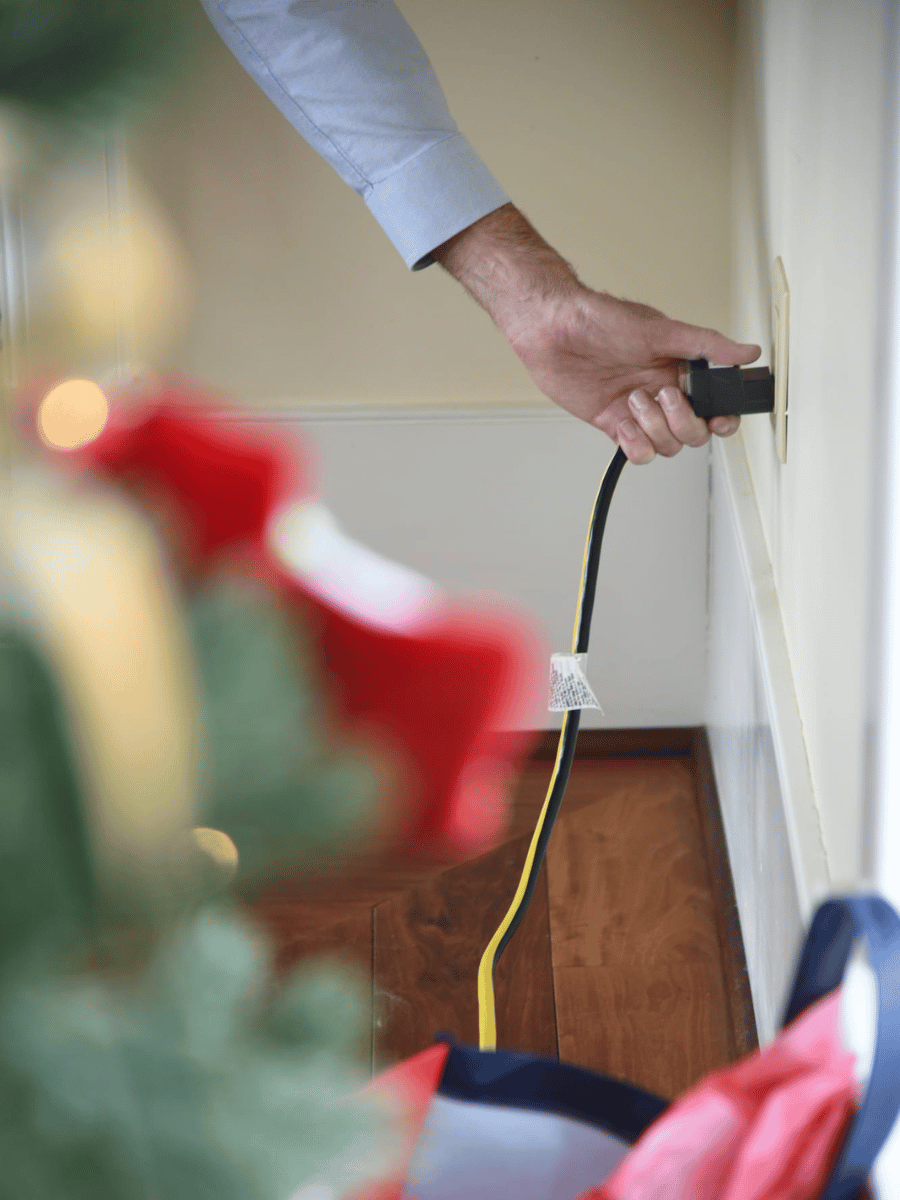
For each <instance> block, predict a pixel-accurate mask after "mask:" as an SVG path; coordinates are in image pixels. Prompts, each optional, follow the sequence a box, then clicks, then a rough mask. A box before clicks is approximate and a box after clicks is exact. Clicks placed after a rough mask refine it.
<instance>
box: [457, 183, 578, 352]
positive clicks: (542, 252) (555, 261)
mask: <svg viewBox="0 0 900 1200" xmlns="http://www.w3.org/2000/svg"><path fill="white" fill-rule="evenodd" d="M434 258H435V259H436V260H437V261H438V262H439V263H440V264H441V266H442V267H443V268H444V269H445V270H446V271H448V272H449V273H450V274H451V275H452V276H453V277H454V278H455V279H457V280H459V282H460V283H461V284H462V285H463V287H464V288H465V289H466V291H467V292H469V294H470V295H471V296H473V297H474V299H475V300H477V301H478V303H479V304H480V305H481V306H482V308H484V309H485V310H486V311H487V312H488V313H489V314H490V316H491V317H492V318H493V320H494V322H495V323H496V324H497V325H498V326H499V328H500V329H501V330H502V331H503V333H504V334H505V335H506V337H507V338H508V340H509V341H510V342H511V343H512V344H513V345H515V342H516V339H517V337H519V336H521V334H522V333H523V332H524V330H525V328H526V327H528V326H529V324H530V323H532V322H533V321H535V320H536V319H539V315H540V314H546V313H547V311H548V309H552V307H553V302H554V301H555V300H564V299H569V298H570V297H571V296H572V295H573V293H575V292H577V291H578V290H579V289H580V287H581V285H580V284H579V282H578V278H577V276H576V275H575V272H574V271H573V269H572V268H571V266H570V265H569V264H568V263H567V262H566V261H565V259H564V258H562V257H561V256H560V255H559V254H557V252H556V251H555V250H554V249H553V247H552V246H549V245H548V244H547V242H545V241H544V239H543V238H542V237H541V235H540V234H539V233H538V232H537V230H536V229H535V228H534V227H533V226H532V225H531V224H530V223H529V221H528V220H527V219H526V218H525V217H524V216H523V215H522V213H520V212H519V210H518V209H517V208H516V207H515V205H513V204H504V205H503V206H502V208H498V209H495V210H494V212H491V213H488V215H487V216H486V217H482V218H481V220H479V221H476V222H475V223H474V225H470V226H469V227H468V229H464V230H463V231H462V232H461V233H458V234H457V235H456V236H455V237H452V238H450V239H449V241H447V242H445V243H444V244H443V246H439V247H438V248H437V249H436V250H435V251H434Z"/></svg>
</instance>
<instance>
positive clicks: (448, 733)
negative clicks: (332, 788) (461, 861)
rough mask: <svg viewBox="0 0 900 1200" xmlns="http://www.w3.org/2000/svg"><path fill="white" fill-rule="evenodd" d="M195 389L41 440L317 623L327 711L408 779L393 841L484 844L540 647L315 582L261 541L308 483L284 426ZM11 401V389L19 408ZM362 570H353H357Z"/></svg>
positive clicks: (180, 389) (494, 827) (519, 740)
mask: <svg viewBox="0 0 900 1200" xmlns="http://www.w3.org/2000/svg"><path fill="white" fill-rule="evenodd" d="M214 407H217V409H218V412H219V413H220V412H221V406H214V405H213V404H210V403H209V402H208V398H205V397H204V395H203V394H202V393H199V392H197V391H195V390H192V389H188V388H185V387H184V386H183V385H176V384H169V385H167V387H166V388H165V389H164V390H163V391H162V392H161V393H160V394H159V395H157V396H156V397H151V398H147V397H143V398H142V399H141V401H140V403H133V404H130V405H127V406H126V405H123V406H120V407H119V408H117V409H115V410H114V411H113V413H112V414H111V418H110V421H109V423H108V424H107V427H106V429H105V430H104V431H103V432H102V433H101V434H100V436H99V437H98V438H97V439H96V440H95V441H93V442H92V443H90V444H89V445H87V446H85V447H83V448H81V449H78V450H75V451H53V450H50V449H48V448H46V447H45V448H44V453H45V454H48V455H50V456H51V457H53V458H55V459H56V460H57V461H59V462H65V463H67V464H68V465H69V467H70V468H71V469H72V470H75V471H83V472H85V473H87V474H88V475H91V476H102V477H104V478H106V479H108V480H111V481H113V482H115V483H119V484H122V485H127V487H128V488H129V490H130V491H131V492H132V494H134V495H136V496H137V498H138V500H139V501H140V499H141V497H142V496H146V497H152V498H153V501H154V503H161V504H162V507H163V509H164V510H165V511H166V513H167V515H168V516H169V517H170V518H171V517H174V518H175V519H176V520H177V524H178V527H179V528H178V534H179V536H180V538H181V541H182V549H183V550H184V551H185V552H186V558H187V560H188V561H189V562H190V563H191V565H192V567H193V568H194V569H195V570H199V571H200V572H201V573H202V572H205V571H208V570H213V569H215V568H216V567H217V566H218V565H220V564H222V563H223V562H225V561H233V560H234V559H235V558H240V560H241V561H242V563H243V564H244V565H245V566H249V567H250V569H251V570H253V571H254V572H255V573H256V574H257V575H258V577H259V578H261V579H264V580H266V581H267V582H268V583H269V584H270V586H272V587H273V588H275V589H277V590H278V591H279V593H280V594H281V595H282V597H284V598H285V599H287V600H288V602H289V604H290V605H293V606H294V607H295V610H296V611H297V613H298V619H300V620H301V621H302V623H303V625H304V626H305V627H308V626H309V625H310V624H312V626H313V627H314V629H315V631H316V632H317V633H318V636H319V646H320V650H321V654H322V657H323V663H322V665H323V667H324V674H325V675H326V679H327V683H328V685H329V687H331V689H332V693H333V695H332V702H333V706H334V709H335V716H336V717H337V719H338V720H339V722H340V723H342V724H345V725H346V726H347V727H348V729H349V732H351V733H353V732H354V731H358V732H360V733H362V734H365V735H366V737H369V738H373V737H374V739H375V740H376V741H378V742H380V743H382V744H385V745H387V746H388V747H389V749H390V751H391V753H392V754H393V755H395V756H396V757H397V758H399V760H400V762H401V764H402V770H403V774H404V777H405V780H406V783H407V786H408V795H407V796H405V797H404V800H406V806H405V807H406V814H407V815H406V818H405V825H404V827H403V828H402V830H401V831H400V833H399V834H398V838H397V840H398V843H399V846H400V848H402V849H406V850H410V851H413V850H415V851H417V852H421V853H426V854H447V853H449V854H455V855H471V854H475V853H478V852H481V851H483V850H485V849H487V848H489V847H490V846H492V845H493V844H495V842H496V840H497V839H498V837H499V835H500V833H501V832H502V829H503V825H504V822H505V818H506V804H507V787H508V783H509V780H510V777H511V775H512V773H513V771H514V769H515V765H516V763H517V761H518V760H519V759H520V758H521V756H522V755H523V754H524V753H525V752H527V750H528V749H529V747H530V746H531V745H532V743H533V735H531V734H527V733H520V734H505V735H502V736H501V735H498V733H497V730H499V729H511V728H513V729H514V728H516V727H519V728H522V727H523V726H525V727H526V728H527V727H528V726H533V724H534V715H535V713H536V712H537V704H538V698H539V696H540V695H541V693H542V692H543V689H544V687H545V678H544V676H545V671H544V661H545V656H544V655H543V651H542V648H541V647H540V645H539V643H538V640H537V638H536V637H535V635H534V634H533V632H532V631H531V630H529V629H528V628H527V626H526V625H525V624H524V623H523V622H522V620H521V619H520V618H518V617H515V616H511V615H509V614H507V613H505V612H501V611H493V610H491V609H489V608H488V607H487V606H476V605H473V604H467V603H461V602H456V601H452V600H447V599H441V600H440V601H438V600H435V601H434V603H433V605H432V606H431V607H430V608H428V609H427V611H425V612H423V613H422V614H420V619H418V620H417V621H416V623H415V624H414V625H411V626H410V628H409V629H402V630H397V629H386V628H384V627H379V626H378V624H377V623H374V622H371V621H369V620H367V619H366V616H365V614H364V613H363V614H361V615H358V616H357V617H355V616H354V615H353V613H352V612H348V611H346V606H344V607H343V608H341V607H339V606H337V605H335V604H331V603H329V602H328V601H326V600H323V599H322V598H321V596H319V595H317V594H316V592H315V589H314V588H312V587H310V586H309V585H308V583H305V582H304V579H303V578H302V577H299V576H295V575H293V574H292V573H291V571H289V570H288V568H286V567H285V566H284V565H283V564H282V563H281V562H279V561H278V560H276V558H275V556H274V555H273V553H272V552H271V550H270V548H269V546H268V544H267V530H268V527H269V524H270V522H271V520H272V517H273V515H274V514H275V513H276V512H277V511H278V510H279V509H281V508H282V507H283V506H284V505H285V504H287V503H289V502H291V501H302V500H313V499H315V498H316V494H317V491H318V481H317V480H316V479H315V478H314V469H315V467H314V456H313V454H312V452H311V450H310V448H309V447H308V446H307V447H304V446H303V444H302V443H300V442H298V441H296V440H295V439H294V438H293V437H292V438H291V440H290V441H287V440H286V439H280V438H278V437H275V436H273V435H261V434H259V433H258V432H250V431H249V430H248V429H247V428H246V427H243V426H242V425H240V424H237V423H234V422H231V423H229V422H225V421H222V420H221V419H219V418H218V417H213V408H214ZM25 410H27V405H26V406H25V409H23V410H21V411H25ZM362 583H363V584H364V581H362Z"/></svg>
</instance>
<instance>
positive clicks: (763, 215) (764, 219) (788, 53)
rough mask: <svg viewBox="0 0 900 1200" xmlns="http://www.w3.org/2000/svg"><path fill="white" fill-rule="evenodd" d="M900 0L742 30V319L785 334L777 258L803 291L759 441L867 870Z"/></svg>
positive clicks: (850, 838) (778, 570) (815, 698)
mask: <svg viewBox="0 0 900 1200" xmlns="http://www.w3.org/2000/svg"><path fill="white" fill-rule="evenodd" d="M889 3H890V0H793V2H792V3H790V4H787V3H784V0H745V2H744V3H743V4H742V6H741V14H740V21H739V33H738V70H737V90H736V101H737V102H736V105H735V176H734V199H735V208H734V248H735V263H734V276H733V278H734V308H733V311H734V321H735V330H736V336H738V337H739V338H740V340H744V341H750V340H755V341H759V342H761V343H762V344H763V345H768V342H769V305H770V287H771V284H770V278H771V267H772V263H773V260H774V259H775V257H776V256H779V255H780V256H781V258H782V259H783V261H784V264H785V268H786V272H787V278H788V284H789V287H790V291H791V323H790V356H791V362H790V370H789V413H790V416H789V425H788V453H787V462H786V463H785V464H784V465H782V464H781V463H780V462H778V460H777V459H776V456H775V452H774V441H773V435H772V430H771V428H770V425H769V423H768V422H767V421H765V420H753V421H746V422H745V423H744V429H743V433H742V437H743V440H744V445H745V448H746V453H747V458H748V461H749V467H750V472H751V477H752V481H753V487H754V490H755V493H756V501H757V504H758V506H759V511H760V515H761V519H762V525H763V529H764V532H765V537H766V541H767V544H768V552H769V555H770V557H771V562H772V568H773V574H774V581H775V587H776V590H777V595H778V601H779V604H780V609H781V616H782V621H783V626H784V631H785V639H786V642H787V650H788V656H789V660H790V664H791V671H792V674H793V680H794V686H795V689H796V693H797V701H798V706H799V710H800V716H801V719H802V724H803V732H804V741H805V746H806V754H807V758H808V764H809V773H810V777H811V781H812V787H813V791H814V795H815V797H816V801H817V804H818V807H819V812H820V817H821V830H822V838H823V841H824V844H825V850H826V853H827V856H828V862H829V869H830V873H831V877H832V880H833V881H834V883H835V885H836V886H839V885H840V884H842V883H845V884H846V883H851V882H854V881H855V880H856V879H857V878H858V875H859V870H860V854H861V839H862V831H863V821H864V815H865V812H866V809H865V805H864V797H863V752H864V737H865V702H866V691H865V688H866V679H865V671H866V655H865V651H866V637H867V604H868V591H867V589H868V583H869V560H870V529H871V525H872V511H871V500H870V496H871V460H872V447H873V444H874V442H873V439H874V438H877V437H878V436H879V426H880V416H879V409H880V405H881V390H880V389H881V382H882V375H881V370H880V365H879V362H878V357H877V341H876V339H877V334H878V328H877V322H878V317H879V309H878V306H879V270H880V260H881V258H882V255H883V245H882V234H881V229H880V214H881V205H882V201H883V189H884V179H883V177H882V171H883V147H884V131H885V109H884V106H885V100H886V96H885V68H886V64H885V48H886V36H885V30H886V24H885V22H886V17H887V12H888V7H889Z"/></svg>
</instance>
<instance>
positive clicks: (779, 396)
mask: <svg viewBox="0 0 900 1200" xmlns="http://www.w3.org/2000/svg"><path fill="white" fill-rule="evenodd" d="M790 314H791V294H790V291H789V290H788V281H787V274H786V272H785V269H784V263H783V262H782V261H781V259H780V258H776V259H775V266H774V268H773V269H772V373H773V374H774V376H775V410H774V412H773V413H772V428H773V429H774V431H775V453H776V454H777V455H778V459H779V461H780V462H787V418H788V366H789V356H788V348H789V347H788V332H789V328H790Z"/></svg>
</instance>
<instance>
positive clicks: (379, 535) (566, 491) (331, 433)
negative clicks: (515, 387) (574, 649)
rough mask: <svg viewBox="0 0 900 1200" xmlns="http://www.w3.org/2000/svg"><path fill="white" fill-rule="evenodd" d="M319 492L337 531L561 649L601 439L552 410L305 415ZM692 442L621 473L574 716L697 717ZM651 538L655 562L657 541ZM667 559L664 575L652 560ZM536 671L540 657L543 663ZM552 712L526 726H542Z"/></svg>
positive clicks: (599, 722)
mask: <svg viewBox="0 0 900 1200" xmlns="http://www.w3.org/2000/svg"><path fill="white" fill-rule="evenodd" d="M278 428H280V429H282V430H284V431H285V432H286V433H291V432H296V433H297V434H298V435H299V436H301V437H304V438H307V439H311V441H312V443H313V445H314V447H315V452H316V457H317V459H318V461H319V465H320V471H321V479H322V486H323V492H324V498H325V501H326V503H327V504H328V505H329V507H330V508H331V510H332V512H333V513H334V514H335V515H336V517H337V518H338V519H339V521H340V523H341V525H342V526H343V528H344V530H345V532H346V533H348V534H349V535H350V536H352V537H355V538H357V539H359V540H360V541H362V542H364V543H365V544H366V545H368V546H371V547H372V548H374V549H376V550H379V551H380V552H381V553H383V554H386V555H388V556H389V557H390V558H393V559H395V560H396V561H399V562H402V563H405V564H406V565H407V566H411V567H414V568H415V569H416V570H418V571H421V572H422V573H424V574H425V575H427V576H429V577H430V578H431V579H433V580H434V581H435V582H437V583H438V584H440V585H441V586H442V587H445V588H448V589H450V590H454V591H458V592H465V593H468V594H470V595H482V596H484V597H485V598H487V597H495V598H496V597H499V598H501V599H502V601H503V602H504V603H507V604H510V605H513V606H515V607H516V608H517V609H518V611H519V612H520V613H522V614H523V615H525V616H526V617H527V618H528V619H529V620H531V621H532V622H533V623H534V624H535V625H536V627H537V628H538V630H539V631H540V633H541V634H542V635H543V637H544V639H545V641H546V643H547V649H548V652H549V651H553V650H558V651H569V650H570V648H571V641H572V624H573V621H574V616H575V605H576V601H577V596H578V586H579V581H580V575H581V561H582V554H583V549H584V540H585V536H586V533H587V527H588V522H589V520H590V516H591V512H592V508H593V503H594V498H595V496H596V492H597V488H598V486H599V483H600V478H601V476H602V474H603V470H604V468H605V466H606V463H607V461H608V458H609V452H608V450H607V448H606V446H605V445H602V444H601V443H600V442H598V440H597V439H596V438H594V437H592V436H590V431H586V430H585V428H584V427H583V426H582V425H581V424H579V423H578V422H576V421H573V420H572V419H571V418H570V417H569V416H568V415H567V414H566V413H563V412H561V411H558V410H554V409H551V410H550V411H549V412H548V413H540V412H538V413H536V412H534V411H530V412H529V411H527V410H524V411H520V412H518V413H517V412H515V411H507V412H503V411H494V412H492V413H491V412H488V413H484V414H483V415H482V416H481V417H477V416H476V417H472V416H471V415H466V414H460V413H453V412H452V411H445V412H443V413H439V412H434V411H431V412H429V411H424V412H420V413H414V412H398V413H396V414H394V416H393V417H392V418H388V417H385V416H375V417H371V416H368V415H366V414H365V413H363V414H360V415H358V416H357V417H355V418H352V419H335V418H334V417H333V416H332V417H330V418H328V417H325V418H322V417H320V418H319V419H318V420H309V421H305V422H303V423H302V424H295V423H293V422H291V421H279V423H278ZM707 509H708V497H707V455H706V452H705V451H701V452H699V453H697V454H692V455H688V454H687V453H683V454H681V455H680V456H679V457H677V458H675V459H673V460H670V461H665V462H661V463H659V464H658V466H656V467H654V468H653V469H651V470H648V469H646V468H636V467H627V466H626V468H625V470H624V471H623V473H622V476H621V479H620V481H619V484H618V487H617V489H616V495H615V499H614V501H613V506H612V509H611V512H610V516H609V521H608V524H607V530H606V536H605V538H604V543H603V554H602V557H601V567H600V575H599V580H598V587H597V601H596V606H595V610H594V619H593V630H592V637H591V651H590V654H589V658H588V676H589V678H590V680H591V682H592V685H593V687H594V691H595V693H596V694H597V698H598V700H599V701H600V704H601V705H602V707H603V710H604V715H603V716H600V715H599V714H597V713H595V712H593V711H589V712H586V713H585V715H584V718H583V725H584V727H585V728H592V727H607V728H621V727H644V726H666V725H691V724H698V723H699V722H700V721H701V719H702V713H703V686H704V671H705V663H706V645H705V636H706V633H705V631H706V591H705V586H706V535H707ZM660 547H665V548H666V551H665V552H666V562H665V563H661V562H660V555H659V548H660ZM668 565H671V574H670V575H669V577H666V576H665V574H664V571H665V567H666V566H668ZM547 670H548V679H549V659H548V663H547ZM559 723H560V718H559V714H552V713H544V714H538V721H537V727H539V728H547V729H550V728H558V726H559Z"/></svg>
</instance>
